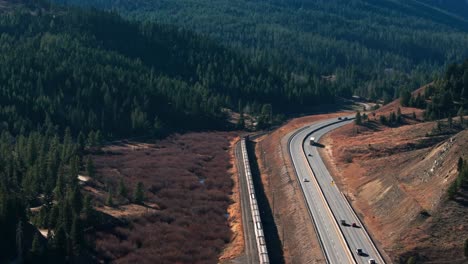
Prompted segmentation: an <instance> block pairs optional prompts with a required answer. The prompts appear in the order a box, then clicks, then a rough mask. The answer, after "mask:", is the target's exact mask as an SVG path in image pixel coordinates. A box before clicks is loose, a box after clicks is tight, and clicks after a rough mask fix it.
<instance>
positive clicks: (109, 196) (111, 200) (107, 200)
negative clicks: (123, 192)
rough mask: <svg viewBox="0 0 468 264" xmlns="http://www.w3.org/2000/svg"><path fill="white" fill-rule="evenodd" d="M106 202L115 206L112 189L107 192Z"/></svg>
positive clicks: (110, 205)
mask: <svg viewBox="0 0 468 264" xmlns="http://www.w3.org/2000/svg"><path fill="white" fill-rule="evenodd" d="M106 204H107V206H109V207H114V200H113V199H112V190H109V193H108V194H107V199H106Z"/></svg>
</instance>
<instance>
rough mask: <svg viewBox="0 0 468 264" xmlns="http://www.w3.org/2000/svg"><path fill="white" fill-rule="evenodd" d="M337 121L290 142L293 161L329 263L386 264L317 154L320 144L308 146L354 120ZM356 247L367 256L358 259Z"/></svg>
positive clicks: (315, 127) (297, 135) (307, 130)
mask: <svg viewBox="0 0 468 264" xmlns="http://www.w3.org/2000/svg"><path fill="white" fill-rule="evenodd" d="M337 122H339V120H337V119H329V120H326V121H322V122H319V123H316V124H313V125H311V126H309V127H306V128H304V129H301V130H298V132H297V133H295V134H294V135H293V136H292V138H291V139H290V144H289V151H290V154H291V158H292V161H293V164H294V167H295V169H296V173H297V175H298V178H299V180H300V185H301V188H302V190H303V193H304V196H305V199H306V202H307V205H308V207H309V210H310V213H311V215H312V218H313V221H314V224H315V226H316V229H317V232H318V234H319V237H320V240H321V243H322V250H323V251H324V253H325V255H326V256H327V259H328V261H329V262H330V263H337V264H341V263H368V261H369V259H371V258H372V259H375V260H376V262H377V263H384V261H383V259H382V257H381V256H380V254H379V252H378V250H377V249H376V247H375V246H374V244H373V242H372V240H371V239H370V237H369V236H368V234H367V232H366V230H365V229H364V228H363V227H361V224H360V221H359V219H358V218H357V216H356V215H355V213H354V211H353V210H352V208H351V207H350V206H349V204H348V203H347V201H346V199H345V198H344V196H343V194H342V193H341V192H340V190H339V189H338V188H337V186H336V184H334V182H333V178H332V177H331V175H330V173H329V172H328V170H327V168H326V167H325V164H324V163H323V161H322V159H321V158H320V155H319V154H318V147H319V146H320V145H319V144H315V145H314V146H311V145H310V144H309V140H308V139H309V138H310V137H315V140H316V141H318V140H319V139H320V137H321V136H323V135H324V134H326V133H328V132H330V131H331V130H333V129H336V128H338V127H340V126H343V125H345V124H348V123H350V122H353V121H352V120H347V121H342V122H339V123H337ZM324 126H326V127H324ZM322 127H324V128H322ZM309 154H310V155H309ZM304 179H307V180H308V181H304ZM340 220H346V222H347V223H348V224H351V223H358V226H360V228H354V227H351V226H343V225H341V223H340ZM357 248H361V249H363V252H364V253H366V254H367V256H359V255H358V254H357V253H356V249H357Z"/></svg>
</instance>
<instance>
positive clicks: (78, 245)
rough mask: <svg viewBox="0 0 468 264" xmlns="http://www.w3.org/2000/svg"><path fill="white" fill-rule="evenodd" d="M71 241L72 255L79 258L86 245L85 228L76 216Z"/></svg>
mask: <svg viewBox="0 0 468 264" xmlns="http://www.w3.org/2000/svg"><path fill="white" fill-rule="evenodd" d="M70 240H71V247H72V248H71V251H72V252H71V253H72V254H73V255H74V256H79V255H80V253H81V251H82V249H83V244H84V237H83V227H82V225H81V221H80V218H79V217H78V216H76V215H75V217H74V218H73V224H72V228H71V231H70Z"/></svg>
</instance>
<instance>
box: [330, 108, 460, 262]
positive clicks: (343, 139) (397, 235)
mask: <svg viewBox="0 0 468 264" xmlns="http://www.w3.org/2000/svg"><path fill="white" fill-rule="evenodd" d="M398 107H399V104H398V103H396V102H394V103H392V104H391V105H390V106H386V107H384V108H382V110H380V111H377V117H378V115H379V114H384V115H385V114H388V112H391V111H396V109H397V108H398ZM401 109H402V113H403V115H405V116H408V117H409V116H412V112H413V111H415V112H416V111H417V112H416V114H417V115H420V114H421V113H422V111H421V110H417V109H412V108H401ZM372 119H373V118H372ZM404 123H405V124H406V125H403V126H400V127H395V128H389V127H385V126H381V125H379V124H378V123H374V124H373V125H372V126H359V127H358V126H356V125H354V124H350V125H347V126H345V127H342V128H340V129H337V130H335V131H333V132H332V133H329V134H328V135H326V136H325V137H324V138H323V139H322V141H321V142H322V144H324V145H325V146H326V148H325V149H324V150H321V151H322V156H323V157H324V158H325V160H326V162H327V163H328V164H327V166H328V167H329V169H330V170H331V172H332V175H333V176H334V178H335V180H336V182H337V183H338V185H339V187H340V188H341V189H342V190H343V192H344V193H346V194H347V196H349V197H350V199H351V200H352V205H353V207H354V208H355V209H356V210H357V212H358V214H359V215H360V217H361V218H362V219H363V220H364V223H365V224H366V226H367V227H368V229H369V231H370V233H371V234H372V235H373V236H374V238H376V240H377V242H378V244H379V245H380V246H381V248H383V249H384V251H385V252H386V253H388V255H390V257H391V259H392V261H394V262H396V263H400V262H402V263H406V261H407V259H408V258H409V257H410V256H413V257H415V258H416V259H417V261H418V263H422V262H424V263H446V262H445V261H447V260H450V261H451V262H450V263H466V262H467V260H466V259H464V258H463V249H462V247H463V242H464V240H465V239H466V238H468V224H467V223H466V215H468V206H466V205H463V204H460V203H456V202H454V201H448V200H447V188H448V186H449V184H450V183H451V182H452V181H454V179H455V178H456V176H457V169H456V166H457V161H458V158H459V157H464V158H465V159H466V158H467V154H468V131H467V130H465V131H461V132H456V131H452V132H451V133H434V131H435V130H436V127H437V124H436V122H426V123H420V122H418V120H414V119H410V118H408V119H406V118H405V122H404ZM434 134H436V135H434Z"/></svg>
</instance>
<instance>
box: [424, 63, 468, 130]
mask: <svg viewBox="0 0 468 264" xmlns="http://www.w3.org/2000/svg"><path fill="white" fill-rule="evenodd" d="M425 97H426V98H428V99H430V101H429V103H428V104H427V106H426V112H425V115H426V118H427V119H431V120H435V119H440V118H449V122H450V123H452V117H453V116H458V117H459V118H460V122H461V123H462V124H463V123H464V120H463V119H464V115H465V114H466V113H467V112H466V110H468V60H466V61H465V62H464V63H463V64H452V65H450V66H449V67H448V69H447V71H446V72H445V74H444V76H443V77H442V78H440V79H438V80H437V81H436V82H435V83H434V85H431V86H429V87H428V88H427V89H426V92H425ZM450 125H451V124H450Z"/></svg>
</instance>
